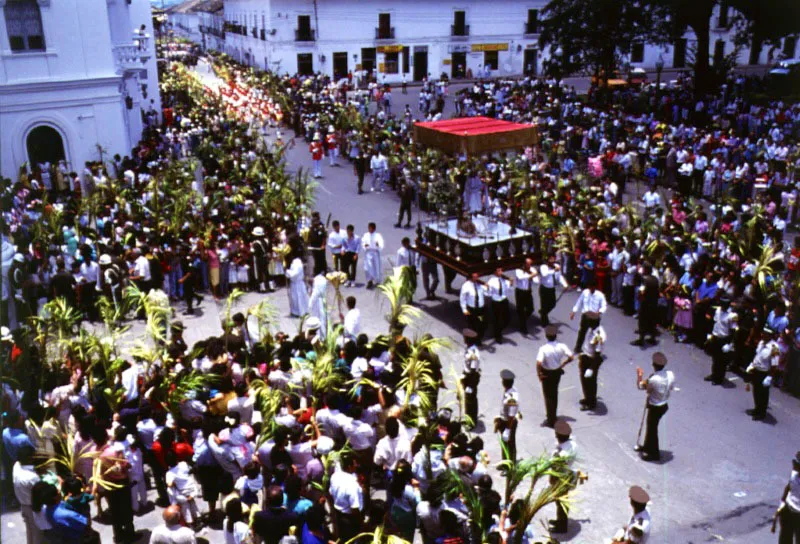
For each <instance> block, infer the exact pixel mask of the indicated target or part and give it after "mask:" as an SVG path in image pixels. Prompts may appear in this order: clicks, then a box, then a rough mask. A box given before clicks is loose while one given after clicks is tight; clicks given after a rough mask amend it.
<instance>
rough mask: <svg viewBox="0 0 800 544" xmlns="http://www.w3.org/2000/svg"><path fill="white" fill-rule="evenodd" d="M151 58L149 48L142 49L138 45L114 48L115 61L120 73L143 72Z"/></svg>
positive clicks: (116, 46)
mask: <svg viewBox="0 0 800 544" xmlns="http://www.w3.org/2000/svg"><path fill="white" fill-rule="evenodd" d="M149 58H150V52H149V51H148V49H147V47H140V46H139V45H136V44H126V45H115V46H114V61H115V62H116V64H117V71H118V72H119V73H123V72H126V71H131V70H142V69H143V68H145V63H146V62H147V60H148V59H149Z"/></svg>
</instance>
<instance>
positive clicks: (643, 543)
mask: <svg viewBox="0 0 800 544" xmlns="http://www.w3.org/2000/svg"><path fill="white" fill-rule="evenodd" d="M628 498H629V499H630V501H631V508H633V515H632V516H631V519H630V521H628V523H627V524H626V525H625V526H624V527H623V528H622V529H620V530H619V531H618V532H617V534H616V535H614V538H612V539H611V541H612V542H622V543H626V544H631V543H635V544H647V539H648V538H650V512H649V511H648V510H647V503H648V502H650V496H649V495H648V494H647V491H645V490H644V489H642V488H641V487H639V486H638V485H635V486H633V487H631V488H630V491H629V492H628Z"/></svg>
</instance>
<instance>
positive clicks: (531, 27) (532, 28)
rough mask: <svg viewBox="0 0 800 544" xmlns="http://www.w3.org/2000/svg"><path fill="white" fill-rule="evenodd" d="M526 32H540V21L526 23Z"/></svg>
mask: <svg viewBox="0 0 800 544" xmlns="http://www.w3.org/2000/svg"><path fill="white" fill-rule="evenodd" d="M524 32H525V34H538V33H539V23H525V30H524Z"/></svg>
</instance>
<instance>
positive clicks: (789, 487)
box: [773, 451, 800, 544]
mask: <svg viewBox="0 0 800 544" xmlns="http://www.w3.org/2000/svg"><path fill="white" fill-rule="evenodd" d="M777 514H778V517H779V519H780V520H781V532H780V533H779V534H778V543H779V544H792V542H794V543H795V544H796V543H797V542H800V451H798V452H797V453H796V454H795V456H794V459H792V472H791V474H790V475H789V483H787V484H786V487H785V488H784V490H783V496H782V497H781V505H780V507H779V508H778V512H777ZM773 527H774V526H773Z"/></svg>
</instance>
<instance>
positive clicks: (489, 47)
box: [472, 43, 508, 53]
mask: <svg viewBox="0 0 800 544" xmlns="http://www.w3.org/2000/svg"><path fill="white" fill-rule="evenodd" d="M482 51H508V43H473V44H472V52H473V53H480V52H482Z"/></svg>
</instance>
